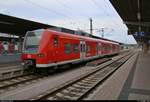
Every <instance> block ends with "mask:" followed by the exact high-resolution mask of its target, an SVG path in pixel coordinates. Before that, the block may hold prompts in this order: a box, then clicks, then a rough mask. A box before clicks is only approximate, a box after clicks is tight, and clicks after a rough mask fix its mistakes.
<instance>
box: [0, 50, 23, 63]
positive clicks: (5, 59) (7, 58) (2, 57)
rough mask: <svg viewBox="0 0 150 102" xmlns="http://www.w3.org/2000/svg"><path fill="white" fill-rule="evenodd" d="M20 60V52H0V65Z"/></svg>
mask: <svg viewBox="0 0 150 102" xmlns="http://www.w3.org/2000/svg"><path fill="white" fill-rule="evenodd" d="M14 62H21V54H20V53H17V54H0V66H1V65H3V64H4V65H5V64H7V63H14Z"/></svg>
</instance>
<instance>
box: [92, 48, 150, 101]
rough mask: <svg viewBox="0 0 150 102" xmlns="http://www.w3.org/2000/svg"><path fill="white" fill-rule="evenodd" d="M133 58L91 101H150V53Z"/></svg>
mask: <svg viewBox="0 0 150 102" xmlns="http://www.w3.org/2000/svg"><path fill="white" fill-rule="evenodd" d="M138 53H139V54H136V55H135V56H133V57H132V58H131V59H130V60H129V61H127V62H126V65H124V66H122V67H121V68H120V69H119V70H117V71H116V72H115V73H114V75H112V76H111V77H110V78H109V79H108V80H106V82H105V83H103V84H102V85H101V86H100V87H99V88H98V89H96V91H95V92H94V93H93V95H91V96H90V98H89V99H91V100H150V53H149V54H147V55H145V54H143V53H142V52H141V51H138Z"/></svg>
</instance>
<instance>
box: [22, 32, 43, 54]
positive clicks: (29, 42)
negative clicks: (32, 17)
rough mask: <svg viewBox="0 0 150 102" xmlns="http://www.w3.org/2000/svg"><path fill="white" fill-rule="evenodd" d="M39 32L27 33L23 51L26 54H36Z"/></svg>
mask: <svg viewBox="0 0 150 102" xmlns="http://www.w3.org/2000/svg"><path fill="white" fill-rule="evenodd" d="M41 33H42V32H41V31H30V32H27V35H26V38H25V43H24V51H25V52H27V53H36V52H37V49H38V47H39V42H40V39H41Z"/></svg>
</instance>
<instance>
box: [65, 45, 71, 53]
mask: <svg viewBox="0 0 150 102" xmlns="http://www.w3.org/2000/svg"><path fill="white" fill-rule="evenodd" d="M64 47H65V53H66V54H70V53H71V44H68V43H66V44H65V46H64Z"/></svg>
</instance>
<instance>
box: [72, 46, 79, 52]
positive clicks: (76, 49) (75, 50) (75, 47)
mask: <svg viewBox="0 0 150 102" xmlns="http://www.w3.org/2000/svg"><path fill="white" fill-rule="evenodd" d="M78 51H79V49H78V44H73V52H74V53H78Z"/></svg>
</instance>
